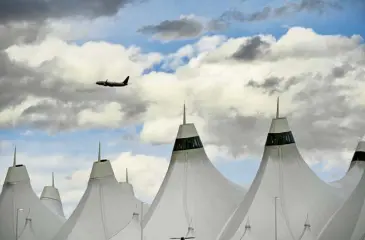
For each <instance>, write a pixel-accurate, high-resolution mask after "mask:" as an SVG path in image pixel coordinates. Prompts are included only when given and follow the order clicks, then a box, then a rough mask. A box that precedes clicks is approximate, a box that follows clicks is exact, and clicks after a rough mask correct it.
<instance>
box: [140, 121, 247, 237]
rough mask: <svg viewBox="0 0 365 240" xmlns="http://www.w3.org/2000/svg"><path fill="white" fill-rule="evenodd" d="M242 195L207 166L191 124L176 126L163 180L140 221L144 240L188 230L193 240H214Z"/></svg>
mask: <svg viewBox="0 0 365 240" xmlns="http://www.w3.org/2000/svg"><path fill="white" fill-rule="evenodd" d="M244 194H245V190H244V189H243V188H241V187H239V186H238V185H235V184H233V183H231V182H230V181H229V180H227V179H226V178H225V177H224V176H223V175H222V174H221V173H220V172H219V171H218V170H217V169H216V168H215V167H214V166H213V164H212V163H211V162H210V160H209V159H208V157H207V155H206V153H205V151H204V148H203V144H202V142H201V140H200V138H199V136H198V132H197V131H196V128H195V126H194V124H183V125H180V127H179V130H178V133H177V139H176V141H175V145H174V149H173V152H172V156H171V161H170V165H169V167H168V170H167V173H166V176H165V178H164V180H163V182H162V185H161V187H160V189H159V191H158V193H157V195H156V197H155V199H154V201H153V203H152V205H151V207H150V210H149V212H148V213H147V214H146V216H145V220H144V221H143V223H144V233H145V240H154V239H169V238H170V237H183V236H186V234H187V233H188V230H189V227H190V231H193V230H195V237H196V238H197V239H200V240H204V239H214V238H215V237H216V236H217V234H218V233H219V230H220V229H221V228H222V226H223V224H224V223H225V221H226V220H227V218H228V217H229V216H230V214H231V213H232V212H233V211H234V209H235V208H236V207H237V205H238V204H239V202H240V201H241V200H242V199H243V196H244Z"/></svg>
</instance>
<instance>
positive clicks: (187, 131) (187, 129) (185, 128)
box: [176, 123, 199, 139]
mask: <svg viewBox="0 0 365 240" xmlns="http://www.w3.org/2000/svg"><path fill="white" fill-rule="evenodd" d="M197 136H199V135H198V131H197V130H196V128H195V125H194V124H193V123H188V124H184V125H180V127H179V131H178V132H177V137H176V138H177V139H179V138H189V137H197Z"/></svg>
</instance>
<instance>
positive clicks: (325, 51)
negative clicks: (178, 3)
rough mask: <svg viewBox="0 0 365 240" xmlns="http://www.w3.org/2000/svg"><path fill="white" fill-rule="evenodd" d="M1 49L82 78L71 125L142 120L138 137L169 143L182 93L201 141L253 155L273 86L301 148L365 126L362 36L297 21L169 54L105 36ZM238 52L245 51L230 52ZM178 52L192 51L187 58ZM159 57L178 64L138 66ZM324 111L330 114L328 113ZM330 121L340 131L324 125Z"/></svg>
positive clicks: (64, 76) (337, 146) (339, 145)
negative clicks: (277, 30)
mask: <svg viewBox="0 0 365 240" xmlns="http://www.w3.org/2000/svg"><path fill="white" fill-rule="evenodd" d="M299 33H300V34H299ZM254 41H256V44H257V46H255V45H254ZM8 53H9V55H10V57H11V59H13V60H14V61H21V62H23V63H26V64H27V65H28V66H29V67H33V68H34V67H35V68H37V71H38V72H39V73H42V74H45V75H46V79H48V80H49V81H51V80H52V79H56V78H57V79H58V80H61V81H63V82H64V81H66V82H68V83H69V84H74V83H79V84H84V85H77V86H78V89H81V90H82V91H84V92H82V91H81V90H80V91H81V92H78V93H77V97H78V101H75V102H74V103H73V105H69V108H71V109H74V112H75V116H76V120H75V121H74V122H72V126H74V127H75V128H76V127H80V125H81V126H84V125H85V124H87V126H94V127H97V126H105V125H108V126H116V127H117V126H121V125H122V124H125V123H134V124H135V123H144V127H143V130H142V133H141V140H142V141H145V142H154V143H164V142H166V143H171V142H172V140H173V138H174V136H175V134H176V129H177V126H178V123H179V122H181V109H182V104H183V102H184V101H186V103H187V106H188V110H189V115H190V116H194V118H190V116H189V118H190V119H191V120H192V121H194V122H195V123H196V124H197V128H198V130H199V132H200V133H201V135H202V140H203V141H204V142H207V143H209V144H213V143H214V145H216V146H223V147H228V148H229V150H230V153H231V154H234V155H239V154H248V153H252V154H255V155H256V156H258V155H260V152H261V151H262V145H263V144H262V139H264V135H265V133H266V131H267V129H268V127H269V126H268V125H269V122H270V120H269V119H270V118H271V117H273V116H274V111H275V100H276V96H277V95H279V94H280V95H281V96H282V98H281V99H282V100H281V105H280V109H281V113H282V115H289V117H290V119H289V120H290V124H291V125H292V127H293V130H294V134H295V136H296V138H297V139H299V140H300V141H299V142H300V143H301V147H303V148H304V149H314V148H317V149H318V151H322V150H323V154H325V151H327V150H328V149H334V151H337V152H341V151H345V149H347V148H349V147H350V146H349V143H348V142H347V143H346V142H344V141H337V142H335V140H334V139H338V138H339V137H341V138H344V139H345V138H349V137H350V138H351V137H352V138H356V137H357V136H356V134H357V132H358V131H359V130H360V129H362V127H365V126H364V124H363V123H362V122H361V121H360V119H362V116H363V115H360V114H361V113H360V111H359V108H360V107H361V106H360V105H363V104H364V101H362V100H361V99H364V98H365V94H364V93H363V92H361V91H360V90H359V89H360V87H361V86H362V84H361V83H360V82H359V79H362V78H363V77H362V76H363V73H364V72H365V64H364V63H365V56H364V54H363V53H364V46H363V45H362V43H361V38H360V37H359V36H352V37H346V36H340V35H331V36H327V35H320V34H318V33H315V32H314V31H313V30H311V29H306V28H300V27H293V28H290V29H289V30H288V32H287V33H286V34H285V35H284V36H282V37H281V38H279V39H276V38H274V37H273V36H271V35H260V36H256V37H241V38H226V37H224V36H209V37H207V36H206V37H202V38H201V39H200V40H199V41H197V42H196V43H195V44H191V45H187V46H185V47H182V48H181V49H179V50H178V51H177V52H176V53H172V54H170V55H168V56H163V55H162V54H158V53H143V52H142V50H141V49H140V48H137V47H130V48H125V47H123V46H121V45H118V44H110V43H107V42H88V43H86V44H83V45H81V46H78V45H75V44H70V43H66V42H64V41H62V40H60V39H57V38H55V37H49V38H47V39H46V40H45V41H44V42H42V43H41V44H38V45H30V46H13V47H11V48H9V49H8ZM238 53H240V54H241V55H242V54H246V56H239V57H236V58H233V57H232V55H234V54H236V56H238ZM184 57H188V58H189V61H188V62H187V63H186V64H185V63H184V61H182V58H184ZM161 60H163V61H167V65H168V64H170V63H171V67H173V68H176V72H175V73H163V72H158V71H157V72H156V71H153V72H151V73H149V74H146V75H142V73H143V72H144V71H145V70H146V69H147V68H149V67H151V66H152V65H153V64H154V63H157V62H160V61H161ZM335 68H337V70H336V72H335V73H334V69H335ZM341 71H343V74H341ZM336 74H337V75H336ZM126 75H131V83H132V85H131V86H130V87H128V88H125V89H118V90H114V89H113V90H110V89H105V88H104V89H101V88H98V87H96V86H94V81H97V80H100V79H104V78H109V79H117V80H118V79H123V78H124V77H125V76H126ZM354 76H357V78H354ZM71 86H73V85H71ZM80 86H82V87H81V88H80ZM82 88H83V89H82ZM88 91H90V93H88ZM62 94H64V93H63V92H57V94H53V96H54V98H60V99H61V100H60V104H61V106H62V105H65V104H66V101H65V99H63V98H62V96H63V95H62ZM68 97H76V95H71V93H69V96H68ZM343 98H345V101H344V100H343ZM113 102H114V103H113ZM107 103H108V104H107ZM21 104H24V103H21ZM21 104H18V106H17V107H18V108H16V107H15V108H14V109H19V106H22V105H21ZM34 105H36V103H34ZM106 106H109V108H107V107H106ZM21 109H22V108H21ZM5 111H6V113H7V115H8V116H14V118H16V117H20V118H24V116H22V115H21V114H20V113H21V110H18V112H17V114H15V113H13V112H14V111H13V110H11V108H9V109H8V110H3V114H4V112H5ZM346 113H347V114H348V116H347V117H345V116H344V114H346ZM350 113H351V114H350ZM0 114H1V113H0ZM130 115H133V118H132V119H133V121H132V120H130V119H131V117H130ZM331 118H332V119H337V120H336V121H331V122H330V123H326V121H328V120H329V119H331ZM340 119H341V120H340ZM4 121H7V122H9V121H11V120H10V119H6V120H4ZM70 121H71V120H70ZM128 121H129V122H128ZM328 124H330V126H331V127H337V128H338V129H337V131H332V130H329V127H328ZM336 124H337V125H336ZM313 135H316V138H315V139H314V140H313ZM361 135H362V134H361ZM243 152H244V153H243ZM339 156H340V155H339Z"/></svg>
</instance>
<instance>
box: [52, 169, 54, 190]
mask: <svg viewBox="0 0 365 240" xmlns="http://www.w3.org/2000/svg"><path fill="white" fill-rule="evenodd" d="M52 187H54V172H52Z"/></svg>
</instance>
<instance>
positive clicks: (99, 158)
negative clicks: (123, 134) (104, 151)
mask: <svg viewBox="0 0 365 240" xmlns="http://www.w3.org/2000/svg"><path fill="white" fill-rule="evenodd" d="M100 160H101V146H100V141H99V150H98V161H99V162H100Z"/></svg>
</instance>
